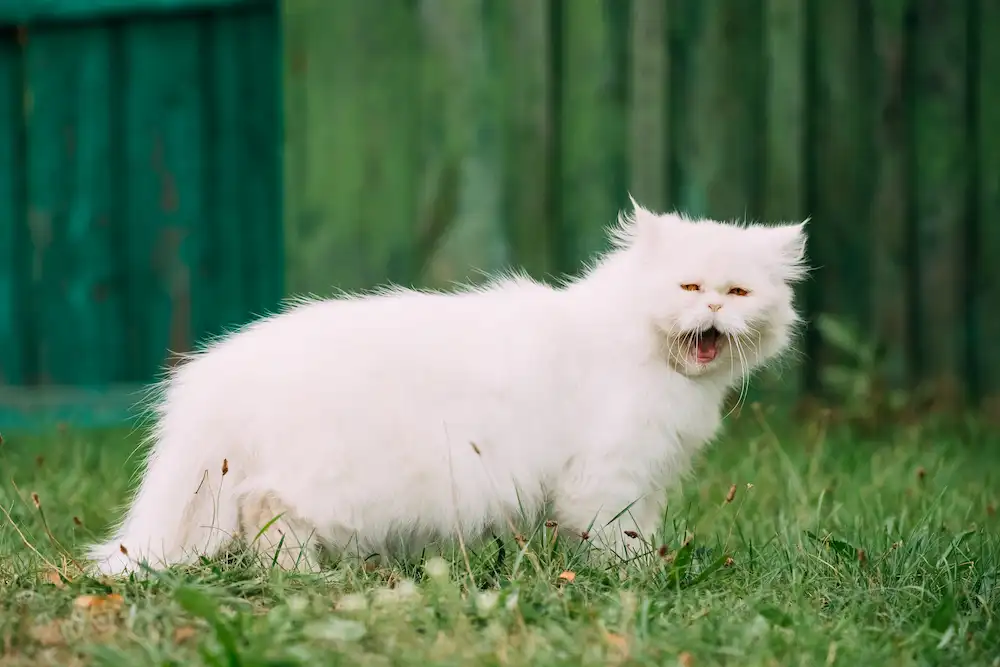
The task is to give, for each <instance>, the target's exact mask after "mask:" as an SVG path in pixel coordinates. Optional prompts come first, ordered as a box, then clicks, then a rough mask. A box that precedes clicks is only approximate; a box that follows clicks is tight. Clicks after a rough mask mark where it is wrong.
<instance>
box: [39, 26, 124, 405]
mask: <svg viewBox="0 0 1000 667" xmlns="http://www.w3.org/2000/svg"><path fill="white" fill-rule="evenodd" d="M110 44H111V43H110V31H109V30H108V29H107V28H105V27H102V26H71V27H53V28H45V29H39V30H36V31H33V32H32V35H31V40H30V42H29V43H28V45H27V48H26V68H25V72H26V75H25V78H26V80H27V81H28V82H30V83H29V85H30V90H31V94H32V110H31V113H30V114H29V116H28V120H27V146H28V160H27V166H28V222H29V226H30V229H31V236H32V241H33V243H32V246H33V249H32V283H33V288H32V290H31V295H32V296H31V300H32V303H33V310H34V313H35V317H36V321H35V324H36V328H37V338H36V340H37V345H38V348H39V364H40V367H39V374H40V380H41V381H42V382H43V383H45V384H48V383H54V384H72V385H92V386H100V385H104V384H108V383H112V382H115V381H120V380H121V379H123V377H124V375H125V368H124V364H123V363H122V358H121V355H120V350H121V349H122V345H121V332H122V329H123V326H124V321H123V320H122V315H123V311H122V306H123V303H122V290H123V288H124V285H125V280H124V278H125V276H124V275H123V272H122V271H121V267H120V265H119V258H118V257H116V256H115V253H114V244H113V240H112V237H113V234H114V229H113V227H112V223H113V215H112V210H113V204H112V198H113V194H112V187H113V185H112V183H113V175H112V173H111V168H112V164H111V152H112V136H113V135H112V128H111V121H110V95H109V92H108V91H110V90H111V88H112V83H111V46H110Z"/></svg>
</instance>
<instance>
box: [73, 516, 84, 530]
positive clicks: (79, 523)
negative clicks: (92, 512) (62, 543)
mask: <svg viewBox="0 0 1000 667" xmlns="http://www.w3.org/2000/svg"><path fill="white" fill-rule="evenodd" d="M73 525H75V526H77V527H80V528H82V527H83V521H81V520H80V517H78V516H75V517H73Z"/></svg>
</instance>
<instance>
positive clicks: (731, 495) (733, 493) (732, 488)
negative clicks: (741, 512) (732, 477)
mask: <svg viewBox="0 0 1000 667" xmlns="http://www.w3.org/2000/svg"><path fill="white" fill-rule="evenodd" d="M735 497H736V485H735V484H733V485H732V486H730V487H729V493H727V494H726V502H727V503H731V502H733V498H735Z"/></svg>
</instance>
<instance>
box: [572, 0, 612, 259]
mask: <svg viewBox="0 0 1000 667" xmlns="http://www.w3.org/2000/svg"><path fill="white" fill-rule="evenodd" d="M560 4H561V12H560V14H561V16H560V17H559V20H560V21H561V25H559V26H557V27H556V29H557V30H559V31H561V35H562V40H561V47H562V52H561V54H560V58H561V63H562V66H561V69H560V73H561V80H560V84H561V90H560V103H559V107H558V110H559V117H558V121H557V122H558V123H559V152H560V155H559V160H558V163H559V173H560V178H559V192H558V196H559V197H560V204H559V207H558V208H559V215H560V221H559V225H560V226H559V229H560V234H561V236H562V239H563V241H562V243H561V246H562V249H561V250H562V253H563V254H562V257H561V259H560V262H559V269H560V270H561V271H575V270H576V269H577V268H578V267H579V265H580V264H581V262H584V261H586V260H587V259H588V258H590V257H592V256H593V254H594V253H595V252H598V251H600V250H603V249H604V248H605V247H606V239H605V231H604V230H605V227H606V226H607V225H609V224H611V222H613V221H614V219H615V217H616V216H617V214H618V211H619V210H620V209H621V208H622V206H623V205H624V203H625V200H626V196H625V194H626V193H625V192H624V190H625V187H626V185H625V183H626V181H624V180H619V179H621V178H622V177H623V176H626V168H627V162H626V155H625V151H626V135H625V124H624V111H625V98H624V95H623V93H624V86H623V85H622V84H623V78H624V77H625V76H626V74H625V68H624V67H623V65H624V62H622V57H621V56H622V54H623V52H624V51H623V47H624V45H625V44H627V43H628V42H627V39H628V35H627V34H626V33H627V31H622V30H618V31H616V30H614V29H613V25H612V23H611V21H612V18H613V17H614V16H615V13H619V12H623V11H624V10H623V7H624V6H625V5H624V3H617V4H615V3H613V2H612V3H611V4H612V5H614V6H613V7H609V3H608V2H607V0H572V1H571V2H570V1H563V2H561V3H560Z"/></svg>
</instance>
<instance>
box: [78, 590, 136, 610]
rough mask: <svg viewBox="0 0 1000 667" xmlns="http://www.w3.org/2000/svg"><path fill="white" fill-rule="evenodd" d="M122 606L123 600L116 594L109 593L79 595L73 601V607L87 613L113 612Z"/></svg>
mask: <svg viewBox="0 0 1000 667" xmlns="http://www.w3.org/2000/svg"><path fill="white" fill-rule="evenodd" d="M123 604H125V599H124V598H122V596H121V595H118V594H117V593H111V594H110V595H81V596H80V597H78V598H77V599H75V600H73V606H74V607H76V608H77V609H87V610H89V611H115V610H117V609H119V608H120V607H121V606H122V605H123Z"/></svg>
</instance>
